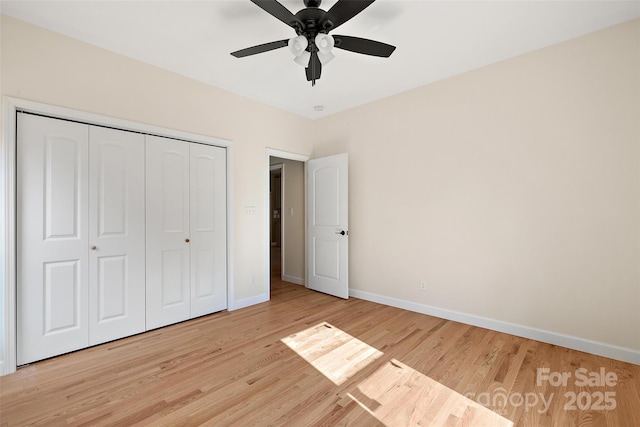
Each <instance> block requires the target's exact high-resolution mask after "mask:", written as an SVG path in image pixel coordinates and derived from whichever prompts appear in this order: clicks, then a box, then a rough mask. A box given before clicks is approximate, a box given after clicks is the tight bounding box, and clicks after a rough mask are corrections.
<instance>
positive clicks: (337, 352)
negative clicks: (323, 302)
mask: <svg viewBox="0 0 640 427" xmlns="http://www.w3.org/2000/svg"><path fill="white" fill-rule="evenodd" d="M281 341H282V342H283V343H284V344H286V345H287V346H288V347H289V348H290V349H291V350H293V351H295V352H296V353H297V354H298V355H299V356H300V357H302V358H303V359H304V360H306V361H307V362H309V363H310V364H311V365H312V366H313V367H314V368H316V369H317V370H318V371H320V372H321V373H322V374H323V375H324V376H325V377H327V378H328V379H330V380H331V381H333V383H334V384H336V385H340V384H342V383H344V382H345V381H346V380H347V379H349V378H351V377H352V376H354V375H355V374H356V373H358V371H360V370H361V369H362V368H364V367H365V366H367V365H368V364H370V363H371V362H373V361H374V360H376V359H377V358H379V357H380V356H382V354H383V353H382V352H381V351H379V350H377V349H375V348H373V347H371V346H370V345H369V344H366V343H364V342H362V341H360V340H359V339H357V338H354V337H352V336H351V335H349V334H347V333H346V332H344V331H342V330H340V329H339V328H336V327H335V326H333V325H331V324H329V323H327V322H322V323H320V324H318V325H315V326H312V327H310V328H308V329H305V330H304V331H301V332H297V333H295V334H293V335H290V336H288V337H286V338H283V339H282V340H281Z"/></svg>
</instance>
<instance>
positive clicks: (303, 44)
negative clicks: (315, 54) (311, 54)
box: [288, 36, 309, 57]
mask: <svg viewBox="0 0 640 427" xmlns="http://www.w3.org/2000/svg"><path fill="white" fill-rule="evenodd" d="M288 45H289V50H290V51H291V53H293V54H294V55H295V56H296V57H299V56H300V55H302V54H304V52H305V50H306V49H307V46H309V42H308V41H307V38H306V37H305V36H298V37H293V38H291V39H289V43H288ZM307 53H308V52H307Z"/></svg>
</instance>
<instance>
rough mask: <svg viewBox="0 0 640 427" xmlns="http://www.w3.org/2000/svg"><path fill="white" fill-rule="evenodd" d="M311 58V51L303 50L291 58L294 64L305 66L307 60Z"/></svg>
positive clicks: (307, 63) (307, 62)
mask: <svg viewBox="0 0 640 427" xmlns="http://www.w3.org/2000/svg"><path fill="white" fill-rule="evenodd" d="M310 59H311V53H309V52H307V51H304V52H302V53H301V54H300V55H298V56H296V57H295V58H293V60H294V61H295V63H296V64H298V65H300V66H302V67H306V66H308V65H309V60H310Z"/></svg>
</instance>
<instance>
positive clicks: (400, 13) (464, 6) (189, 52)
mask: <svg viewBox="0 0 640 427" xmlns="http://www.w3.org/2000/svg"><path fill="white" fill-rule="evenodd" d="M335 2H336V0H324V1H323V2H322V5H321V7H322V8H323V9H325V10H328V9H329V8H330V7H331V6H332V5H333V4H335ZM281 3H282V4H283V5H285V6H286V7H287V8H288V9H289V10H291V11H292V12H293V13H295V12H297V11H298V10H299V9H301V8H303V7H304V5H303V2H302V0H282V1H281ZM0 8H1V9H0V10H1V12H2V13H3V14H5V15H9V16H12V17H15V18H18V19H21V20H24V21H27V22H30V23H33V24H35V25H39V26H42V27H45V28H48V29H51V30H53V31H57V32H59V33H62V34H65V35H68V36H70V37H73V38H76V39H80V40H83V41H85V42H87V43H91V44H94V45H96V46H100V47H103V48H105V49H108V50H111V51H114V52H117V53H120V54H122V55H125V56H128V57H131V58H135V59H138V60H140V61H143V62H147V63H149V64H153V65H156V66H158V67H161V68H164V69H167V70H170V71H173V72H176V73H179V74H183V75H185V76H188V77H191V78H193V79H196V80H199V81H202V82H205V83H207V84H210V85H213V86H217V87H221V88H224V89H227V90H229V91H231V92H234V93H237V94H239V95H242V96H245V97H248V98H251V99H255V100H258V101H261V102H264V103H266V104H269V105H273V106H275V107H278V108H281V109H284V110H287V111H291V112H294V113H297V114H299V115H302V116H305V117H309V118H318V117H322V116H326V115H329V114H333V113H336V112H339V111H342V110H345V109H348V108H352V107H355V106H358V105H362V104H364V103H367V102H370V101H373V100H376V99H380V98H384V97H387V96H389V95H392V94H395V93H399V92H403V91H406V90H409V89H412V88H415V87H418V86H422V85H425V84H428V83H431V82H435V81H437V80H441V79H445V78H447V77H450V76H454V75H456V74H460V73H463V72H466V71H469V70H473V69H476V68H479V67H482V66H485V65H488V64H491V63H495V62H497V61H501V60H504V59H507V58H510V57H513V56H516V55H520V54H523V53H526V52H530V51H532V50H535V49H539V48H542V47H545V46H549V45H552V44H555V43H559V42H561V41H564V40H568V39H571V38H574V37H578V36H581V35H584V34H587V33H590V32H593V31H596V30H599V29H602V28H605V27H609V26H612V25H616V24H618V23H621V22H624V21H627V20H631V19H634V18H638V17H640V0H636V1H615V0H606V1H591V0H573V1H558V0H555V1H539V0H538V1H520V0H503V1H480V0H475V1H451V0H448V1H422V0H404V1H398V0H377V1H376V2H375V3H373V4H372V5H371V6H369V7H368V8H367V9H365V10H364V11H363V12H362V13H361V14H360V15H358V16H356V17H355V18H353V19H352V20H351V21H349V22H347V23H346V24H344V25H342V26H341V27H340V28H339V29H337V30H336V31H335V33H336V34H344V35H352V36H357V37H364V38H370V39H374V40H378V41H382V42H385V43H389V44H392V45H395V46H397V49H396V51H395V52H394V53H393V55H391V57H390V58H388V59H385V58H377V57H370V56H365V55H359V54H355V53H352V52H348V51H344V50H338V49H336V50H335V51H334V53H335V55H336V58H335V59H334V60H333V61H332V62H331V63H330V64H328V65H326V66H325V67H324V68H323V71H322V77H321V79H320V80H319V81H318V82H317V84H316V86H315V87H311V84H310V83H309V82H307V80H306V77H305V72H304V68H303V67H300V66H298V65H297V64H295V63H294V62H293V60H292V55H291V54H290V52H289V51H288V49H286V48H283V49H278V50H274V51H271V52H266V53H262V54H259V55H254V56H251V57H246V58H241V59H236V58H234V57H232V56H231V55H230V54H229V53H230V52H232V51H236V50H239V49H242V48H245V47H249V46H253V45H257V44H262V43H266V42H270V41H275V40H281V39H285V38H289V37H293V36H295V33H294V31H293V30H292V29H291V28H289V27H287V26H286V25H285V24H283V23H282V22H280V21H278V20H277V19H275V18H273V17H272V16H270V15H268V14H267V13H266V12H264V11H263V10H261V9H260V8H259V7H257V6H256V5H254V4H253V3H251V2H250V1H249V0H199V1H186V0H184V1H183V0H181V1H177V0H174V1H150V0H138V1H115V0H108V1H99V0H85V1H78V0H75V1H56V0H48V1H33V0H19V1H4V0H3V1H2V2H1V3H0ZM316 105H322V106H324V111H321V112H319V111H316V110H315V109H314V106H316Z"/></svg>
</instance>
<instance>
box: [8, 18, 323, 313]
mask: <svg viewBox="0 0 640 427" xmlns="http://www.w3.org/2000/svg"><path fill="white" fill-rule="evenodd" d="M2 95H6V96H12V97H17V98H23V99H27V100H32V101H38V102H43V103H48V104H53V105H57V106H62V107H67V108H72V109H76V110H81V111H86V112H91V113H97V114H102V115H106V116H112V117H117V118H122V119H126V120H131V121H136V122H141V123H145V124H152V125H156V126H162V127H165V128H170V129H176V130H181V131H186V132H192V133H196V134H203V135H209V136H214V137H218V138H224V139H228V140H231V141H233V177H232V179H233V181H234V186H233V210H234V212H235V216H234V229H233V230H232V233H233V238H234V241H233V244H234V248H233V259H234V267H233V270H234V271H233V273H234V279H235V284H234V290H235V299H236V300H238V301H239V300H243V299H245V298H250V297H254V296H257V295H261V294H264V292H265V279H266V278H265V277H264V276H265V271H266V269H267V265H266V260H265V256H264V253H265V249H264V244H265V242H266V239H267V236H266V233H267V232H268V230H265V226H264V224H265V220H264V218H265V215H266V209H268V207H267V206H265V200H266V198H265V195H264V189H265V188H266V183H265V179H266V177H265V170H264V165H265V156H266V147H270V148H275V149H279V150H283V151H290V152H295V153H302V154H308V153H309V152H310V151H311V146H310V144H309V143H307V142H305V140H304V139H301V138H300V137H299V136H300V135H305V134H308V133H309V131H310V129H311V127H312V122H311V121H310V120H307V119H303V118H300V117H299V116H295V115H293V114H290V113H287V112H283V111H281V110H278V109H275V108H272V107H268V106H265V105H263V104H260V103H257V102H254V101H251V100H248V99H245V98H242V97H239V96H237V95H234V94H231V93H229V92H226V91H224V90H222V89H217V88H214V87H211V86H207V85H205V84H203V83H199V82H196V81H194V80H191V79H188V78H185V77H182V76H179V75H177V74H174V73H171V72H168V71H164V70H162V69H159V68H156V67H153V66H150V65H146V64H144V63H141V62H139V61H134V60H132V59H129V58H125V57H123V56H121V55H117V54H115V53H111V52H109V51H106V50H103V49H99V48H96V47H94V46H91V45H88V44H85V43H82V42H79V41H76V40H73V39H70V38H67V37H64V36H62V35H59V34H56V33H53V32H50V31H47V30H44V29H41V28H39V27H35V26H32V25H29V24H27V23H24V22H22V21H18V20H15V19H12V18H9V17H6V16H3V17H2ZM244 206H255V207H257V214H256V215H255V216H247V215H244ZM251 276H253V277H255V281H254V284H253V285H252V284H251Z"/></svg>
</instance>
